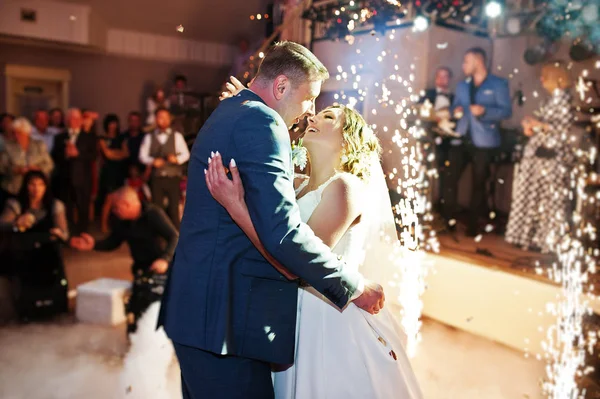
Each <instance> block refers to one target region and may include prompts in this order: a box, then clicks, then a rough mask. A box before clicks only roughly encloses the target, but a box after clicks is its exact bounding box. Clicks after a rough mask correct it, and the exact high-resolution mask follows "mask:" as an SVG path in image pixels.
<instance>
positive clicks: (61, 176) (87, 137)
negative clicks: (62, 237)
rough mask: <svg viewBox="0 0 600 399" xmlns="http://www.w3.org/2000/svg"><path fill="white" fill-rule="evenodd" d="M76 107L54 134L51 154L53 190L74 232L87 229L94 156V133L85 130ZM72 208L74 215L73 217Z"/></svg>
mask: <svg viewBox="0 0 600 399" xmlns="http://www.w3.org/2000/svg"><path fill="white" fill-rule="evenodd" d="M82 127H83V116H82V114H81V111H80V110H79V109H77V108H72V109H70V110H69V111H68V112H67V131H65V132H63V133H61V134H59V135H58V136H56V139H55V142H54V149H53V151H52V158H53V159H54V163H55V165H56V167H57V180H56V182H57V190H58V192H59V193H60V194H59V195H60V198H61V199H62V200H63V202H65V204H66V207H67V210H68V213H67V216H68V220H69V222H70V223H71V225H72V226H74V229H73V230H74V231H75V232H76V234H81V233H83V232H85V231H87V229H88V225H89V222H90V203H91V197H92V178H91V176H92V163H93V162H94V161H95V160H96V146H97V139H96V134H95V133H94V132H93V131H91V132H90V133H85V132H84V131H83V129H82ZM75 211H76V212H77V217H75Z"/></svg>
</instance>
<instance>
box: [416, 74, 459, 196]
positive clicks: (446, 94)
mask: <svg viewBox="0 0 600 399" xmlns="http://www.w3.org/2000/svg"><path fill="white" fill-rule="evenodd" d="M451 80H452V70H451V69H450V68H448V67H444V66H442V67H438V68H437V69H436V71H435V87H433V88H430V89H427V90H425V95H424V96H423V97H422V98H421V100H420V101H419V102H420V103H421V104H424V103H425V101H429V103H430V104H431V106H432V107H433V113H432V121H431V122H429V123H427V124H426V126H429V127H430V129H429V130H430V131H429V137H430V140H432V141H433V143H435V145H434V148H435V163H434V165H433V166H435V168H436V169H437V171H438V175H439V178H438V184H439V186H438V187H439V192H440V193H444V192H446V191H447V189H446V178H445V177H446V174H447V172H446V162H447V161H448V150H449V148H450V141H451V138H450V137H448V136H441V135H438V133H437V129H436V128H437V127H438V125H439V123H440V121H442V120H450V116H451V115H450V107H451V106H452V101H454V94H453V93H452V91H451V90H450V82H451ZM433 143H432V144H433ZM434 184H435V183H434ZM432 199H433V198H432ZM443 200H444V199H443V198H440V199H439V202H440V203H442V202H443Z"/></svg>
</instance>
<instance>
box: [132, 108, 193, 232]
mask: <svg viewBox="0 0 600 399" xmlns="http://www.w3.org/2000/svg"><path fill="white" fill-rule="evenodd" d="M156 125H157V127H156V130H154V132H152V133H149V134H147V135H146V137H144V141H142V146H141V147H140V162H141V163H143V164H144V165H147V166H151V167H152V170H151V175H150V190H151V191H152V202H153V203H154V204H155V205H157V206H158V207H160V208H162V207H163V205H164V201H165V199H167V200H168V206H167V214H168V215H169V217H170V218H171V221H172V222H173V224H174V225H175V227H176V228H177V229H179V224H180V217H179V200H180V188H179V183H180V181H181V177H182V176H183V164H184V163H186V162H187V161H188V159H190V151H189V149H188V147H187V144H186V142H185V139H184V138H183V135H182V134H181V133H180V132H177V131H174V130H173V129H171V128H170V126H171V115H170V113H169V111H168V110H167V109H165V108H159V109H157V110H156Z"/></svg>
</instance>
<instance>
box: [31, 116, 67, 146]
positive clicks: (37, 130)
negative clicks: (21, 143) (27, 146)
mask: <svg viewBox="0 0 600 399" xmlns="http://www.w3.org/2000/svg"><path fill="white" fill-rule="evenodd" d="M49 123H50V115H49V114H48V111H46V110H43V109H40V110H37V111H35V115H34V117H33V125H34V126H33V129H32V131H31V137H32V138H34V139H36V140H41V141H43V142H44V143H45V144H46V149H47V150H48V152H52V148H53V147H54V136H56V135H57V134H58V133H60V131H59V130H57V129H51V128H50V126H49Z"/></svg>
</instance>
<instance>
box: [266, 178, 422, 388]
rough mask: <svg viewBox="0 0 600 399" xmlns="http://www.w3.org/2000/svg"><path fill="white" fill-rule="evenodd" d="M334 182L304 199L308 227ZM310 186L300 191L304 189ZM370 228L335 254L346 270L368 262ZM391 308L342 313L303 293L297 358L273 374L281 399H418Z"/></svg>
mask: <svg viewBox="0 0 600 399" xmlns="http://www.w3.org/2000/svg"><path fill="white" fill-rule="evenodd" d="M332 180H333V178H332V179H330V180H329V181H328V182H326V183H325V184H323V185H321V187H319V188H318V189H316V190H314V191H311V192H309V193H307V194H306V195H304V196H303V197H301V198H300V199H298V201H297V202H298V205H299V207H300V214H301V217H302V220H303V221H304V222H307V221H308V220H309V218H310V216H311V215H312V213H313V212H314V210H315V209H316V208H317V205H318V204H319V202H320V201H321V196H322V193H323V190H325V188H326V187H327V185H328V184H329V183H330V182H331V181H332ZM306 183H307V182H305V183H304V184H303V185H301V186H300V187H299V188H298V190H297V192H300V191H301V190H302V189H303V188H304V187H305V184H306ZM366 235H367V229H366V227H365V223H364V222H362V221H361V222H360V223H358V224H356V225H354V226H352V227H351V228H349V229H348V231H347V232H346V233H345V234H344V236H343V237H342V238H341V239H340V241H339V242H338V244H337V245H336V246H335V248H334V249H333V252H334V253H336V254H338V255H341V256H343V257H344V260H345V261H346V262H347V263H348V264H347V266H346V267H353V268H356V269H358V268H359V265H360V264H361V263H362V261H363V259H364V253H365V251H364V248H365V245H366ZM395 317H396V316H395V315H393V314H392V312H391V311H390V310H389V309H388V308H387V307H386V308H384V309H383V310H382V311H381V312H380V313H379V314H377V315H371V314H369V313H367V312H365V311H363V310H361V309H359V308H358V307H357V306H356V305H354V304H353V303H350V304H349V305H348V306H347V307H346V309H345V310H344V311H343V312H340V311H339V310H338V309H337V308H336V307H335V306H334V305H332V304H331V303H330V302H329V301H328V300H327V299H325V298H324V297H323V296H322V295H321V294H319V293H318V292H316V291H315V290H314V289H312V288H306V289H300V290H298V324H297V332H296V359H295V363H294V365H293V366H292V367H291V368H289V369H287V370H286V371H282V372H276V373H274V374H273V379H274V387H275V397H276V398H277V399H292V398H293V399H338V398H340V399H342V398H343V399H352V398H357V399H358V398H361V399H391V398H398V399H413V398H421V397H422V395H421V392H420V389H419V385H418V382H417V380H416V378H415V375H414V373H413V371H412V368H411V366H410V362H409V360H408V358H407V356H406V354H405V351H404V348H403V342H404V340H405V339H404V334H403V332H402V329H401V327H400V324H399V323H398V322H397V321H396V319H395Z"/></svg>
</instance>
